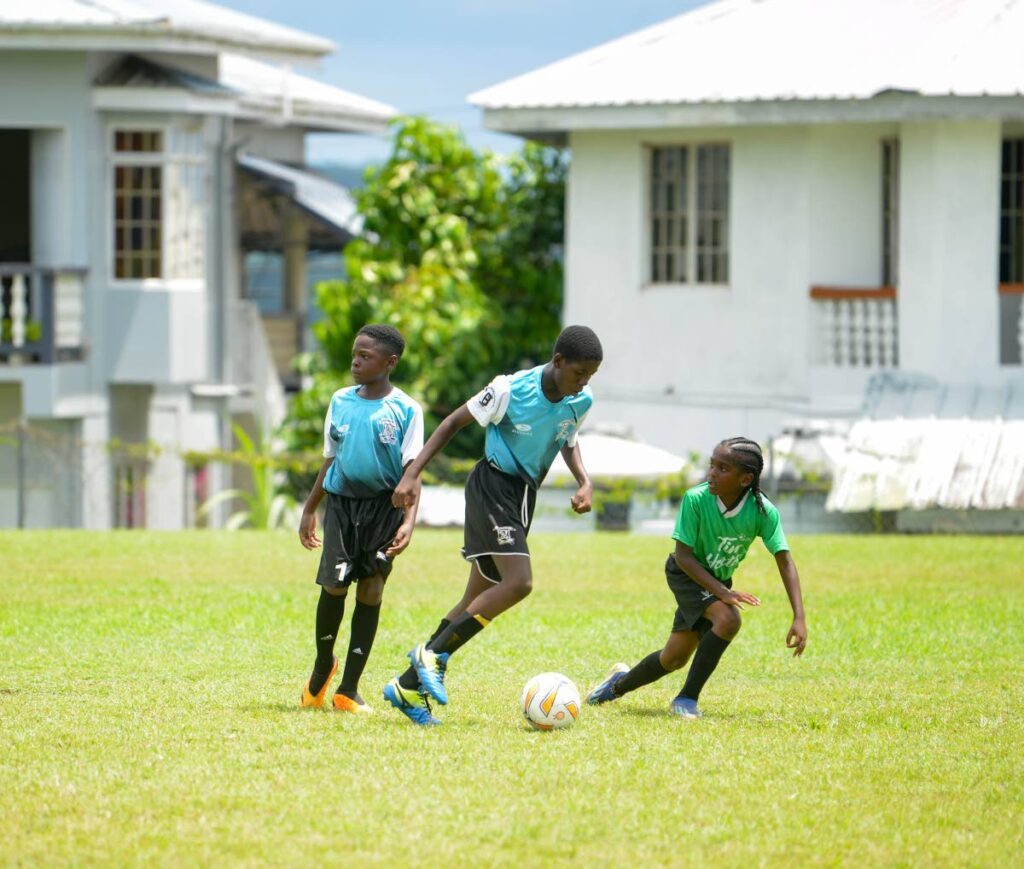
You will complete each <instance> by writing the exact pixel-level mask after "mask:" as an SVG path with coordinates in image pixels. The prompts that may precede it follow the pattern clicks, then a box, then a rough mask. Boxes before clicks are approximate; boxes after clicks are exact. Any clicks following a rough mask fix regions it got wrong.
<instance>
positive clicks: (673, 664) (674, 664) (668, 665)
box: [658, 650, 689, 673]
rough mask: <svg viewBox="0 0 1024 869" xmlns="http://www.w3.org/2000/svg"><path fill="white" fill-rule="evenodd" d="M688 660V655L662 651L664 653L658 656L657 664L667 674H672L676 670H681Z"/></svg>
mask: <svg viewBox="0 0 1024 869" xmlns="http://www.w3.org/2000/svg"><path fill="white" fill-rule="evenodd" d="M688 658H689V655H688V654H683V653H680V652H672V651H669V650H664V651H662V653H661V655H660V656H659V658H658V662H659V663H660V664H661V666H662V667H664V668H665V669H666V670H667V671H668V672H669V673H673V672H675V671H676V670H681V669H682V668H683V666H684V665H685V664H686V661H687V659H688Z"/></svg>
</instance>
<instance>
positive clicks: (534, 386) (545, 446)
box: [466, 365, 594, 489]
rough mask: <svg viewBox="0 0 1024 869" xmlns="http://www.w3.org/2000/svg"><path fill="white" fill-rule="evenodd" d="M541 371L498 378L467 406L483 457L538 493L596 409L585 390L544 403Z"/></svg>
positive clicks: (536, 369) (533, 369) (573, 444)
mask: <svg viewBox="0 0 1024 869" xmlns="http://www.w3.org/2000/svg"><path fill="white" fill-rule="evenodd" d="M543 370H544V366H543V365H538V366H537V367H536V368H529V369H527V370H526V371H517V372H516V373H515V374H512V375H510V376H508V377H506V376H505V375H499V376H498V377H495V378H494V380H492V381H491V382H490V383H489V384H488V385H487V386H486V387H484V388H483V389H482V390H480V392H478V393H477V394H476V395H474V396H473V397H472V398H471V399H470V400H469V401H467V402H466V407H468V408H469V412H470V413H471V414H473V418H474V419H475V420H476V421H477V422H478V423H480V425H482V426H484V427H485V428H486V429H487V433H486V435H485V441H484V455H485V456H486V458H487V461H488V462H490V463H491V464H492V465H494V467H496V468H497V469H498V470H499V471H504V472H505V473H506V474H511V475H513V476H515V477H519V478H521V479H523V480H525V481H526V482H527V483H529V484H530V485H531V486H533V488H535V489H536V488H538V487H539V486H540V484H541V483H542V482H543V480H544V477H545V476H546V475H547V472H548V468H550V467H551V463H552V462H553V461H554V460H555V456H556V455H558V451H559V450H560V449H561V448H562V447H563V446H570V447H572V446H575V444H576V433H577V432H578V431H579V428H580V425H581V424H582V423H583V418H584V417H585V416H586V415H587V411H588V410H590V405H591V404H593V403H594V394H593V393H592V392H591V391H590V387H589V386H585V387H583V391H582V392H579V393H577V394H576V395H567V396H565V397H564V398H562V400H561V401H554V402H552V401H548V399H547V398H546V397H545V395H544V390H543V389H542V388H541V373H542V372H543Z"/></svg>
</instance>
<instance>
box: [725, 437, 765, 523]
mask: <svg viewBox="0 0 1024 869" xmlns="http://www.w3.org/2000/svg"><path fill="white" fill-rule="evenodd" d="M719 446H723V447H727V448H728V450H729V455H730V457H731V458H732V460H733V461H734V462H736V464H737V465H739V466H740V467H741V468H742V469H743V470H744V471H746V472H747V473H749V474H753V475H754V482H752V483H751V484H750V487H749V489H748V491H751V490H752V491H753V492H754V500H755V501H757V509H758V510H760V511H761V512H762V513H764V514H766V515H767V511H766V510H765V509H764V501H763V500H762V492H761V471H763V470H764V456H763V455H762V454H761V447H760V446H759V445H758V443H757V441H752V440H751V439H750V438H741V437H737V438H726V439H725V440H724V441H722V443H721V444H719Z"/></svg>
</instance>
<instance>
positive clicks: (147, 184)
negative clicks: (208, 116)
mask: <svg viewBox="0 0 1024 869" xmlns="http://www.w3.org/2000/svg"><path fill="white" fill-rule="evenodd" d="M112 162H113V182H114V264H113V265H114V277H115V278H118V279H121V280H140V279H145V278H201V277H202V276H203V263H204V255H203V253H204V250H203V246H204V243H205V242H204V232H203V229H204V227H203V224H204V210H205V204H206V189H205V185H206V165H205V158H204V153H203V137H202V131H201V127H200V126H195V127H193V128H185V127H172V128H170V129H169V130H166V131H165V130H127V129H118V130H115V131H114V135H113V156H112Z"/></svg>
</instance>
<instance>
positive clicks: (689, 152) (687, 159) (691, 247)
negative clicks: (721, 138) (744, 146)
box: [650, 144, 730, 284]
mask: <svg viewBox="0 0 1024 869" xmlns="http://www.w3.org/2000/svg"><path fill="white" fill-rule="evenodd" d="M729 177H730V151H729V146H728V145H721V144H712V145H695V146H687V145H683V146H674V147H659V148H652V149H651V179H650V180H651V188H650V190H651V193H650V196H651V198H650V251H651V269H650V280H651V282H652V283H708V284H725V283H728V282H729Z"/></svg>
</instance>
